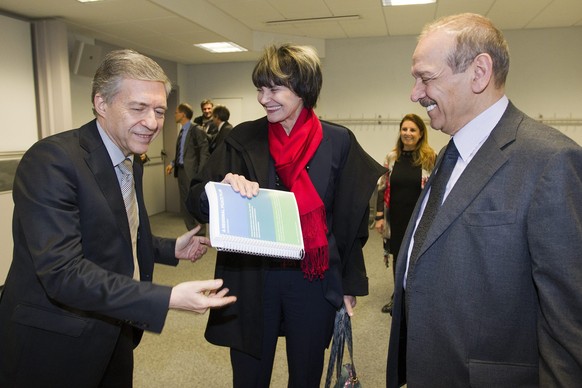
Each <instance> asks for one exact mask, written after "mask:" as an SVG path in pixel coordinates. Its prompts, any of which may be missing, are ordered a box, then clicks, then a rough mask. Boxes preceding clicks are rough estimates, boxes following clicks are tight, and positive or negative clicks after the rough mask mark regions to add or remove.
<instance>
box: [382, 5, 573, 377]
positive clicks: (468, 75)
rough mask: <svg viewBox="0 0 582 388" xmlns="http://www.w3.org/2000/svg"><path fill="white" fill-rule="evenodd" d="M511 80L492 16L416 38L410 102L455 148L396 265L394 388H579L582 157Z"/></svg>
mask: <svg viewBox="0 0 582 388" xmlns="http://www.w3.org/2000/svg"><path fill="white" fill-rule="evenodd" d="M508 71H509V50H508V45H507V42H506V40H505V38H504V37H503V34H502V33H501V31H499V30H498V29H497V28H496V27H495V26H494V25H493V24H492V23H491V21H490V20H489V19H487V18H485V17H483V16H481V15H477V14H460V15H452V16H448V17H444V18H441V19H438V20H436V21H434V22H432V23H430V24H429V25H427V26H426V27H425V28H424V29H423V31H422V32H421V34H420V37H419V39H418V43H417V46H416V49H415V50H414V54H413V56H412V76H413V77H414V86H413V88H412V93H411V99H412V101H414V102H418V103H420V104H421V105H422V106H423V107H425V108H426V110H427V113H428V115H429V117H430V124H431V126H432V127H433V128H435V129H437V130H440V131H442V132H443V133H445V134H447V135H450V136H451V141H450V142H449V145H448V146H447V147H446V151H444V152H442V153H441V155H439V158H438V159H437V162H436V164H435V169H434V170H433V173H432V175H431V177H430V178H429V180H428V182H427V184H426V186H425V188H424V190H423V192H422V194H421V196H420V198H419V200H418V203H417V206H416V208H415V210H414V212H413V214H412V217H411V221H410V227H409V228H408V230H407V232H406V234H405V236H404V240H403V243H402V246H401V249H400V257H399V258H398V260H397V263H396V285H395V292H394V307H393V313H392V314H393V317H392V328H391V332H390V345H389V351H388V364H387V386H388V387H390V388H393V387H397V386H399V385H402V384H404V383H407V386H408V387H409V388H417V387H432V388H440V387H443V388H445V387H446V388H449V387H469V386H471V387H579V386H580V383H581V382H582V321H581V319H580V317H582V254H581V252H582V201H581V200H580V198H582V148H581V147H580V146H579V145H577V144H576V143H575V142H574V141H573V140H571V139H570V138H568V137H567V136H565V135H564V134H562V133H561V132H559V131H557V130H555V129H553V128H550V127H548V126H546V125H544V124H542V123H540V122H538V121H536V120H534V119H532V118H530V117H528V116H527V115H525V114H524V113H523V112H521V111H520V110H518V109H517V108H516V107H515V106H514V105H513V103H512V102H511V101H509V99H508V98H507V96H506V95H505V82H506V77H507V74H508ZM447 175H449V176H447ZM431 198H432V199H431Z"/></svg>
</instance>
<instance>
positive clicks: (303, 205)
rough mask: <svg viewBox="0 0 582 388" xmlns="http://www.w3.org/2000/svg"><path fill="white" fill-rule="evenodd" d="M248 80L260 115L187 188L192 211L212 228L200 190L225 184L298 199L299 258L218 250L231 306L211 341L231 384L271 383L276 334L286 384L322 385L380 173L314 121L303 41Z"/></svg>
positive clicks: (270, 52) (314, 90) (312, 84)
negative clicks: (283, 352) (224, 349)
mask: <svg viewBox="0 0 582 388" xmlns="http://www.w3.org/2000/svg"><path fill="white" fill-rule="evenodd" d="M252 79H253V83H254V85H255V86H256V87H257V92H258V97H257V99H258V101H259V103H260V104H261V105H262V106H263V107H264V108H265V111H266V113H267V116H266V117H263V118H260V119H258V120H255V121H250V122H245V123H242V124H240V125H238V126H237V127H235V128H234V129H233V130H232V131H231V132H230V134H229V136H227V137H226V138H225V141H224V143H223V144H221V146H219V147H218V148H217V149H216V150H215V151H214V153H213V154H212V155H211V158H210V159H209V161H208V163H207V164H206V165H205V168H204V169H203V171H202V172H201V173H200V174H199V175H198V176H197V177H196V178H195V179H194V180H193V181H192V186H191V189H190V196H189V199H188V206H189V207H190V209H191V211H192V212H193V214H194V215H195V216H196V218H198V219H199V220H200V221H201V222H207V221H208V201H207V198H206V194H205V192H204V185H205V184H206V182H208V181H221V182H223V183H229V184H230V185H231V186H232V188H233V189H234V190H235V191H237V192H239V193H240V194H241V195H244V196H247V197H252V196H253V195H256V194H257V193H258V189H259V187H263V188H270V189H277V190H287V191H291V192H293V193H294V194H295V197H296V198H297V204H298V207H299V213H300V218H301V227H302V233H303V241H304V246H305V251H306V254H305V258H304V259H303V260H301V261H296V260H280V259H275V258H265V257H259V256H252V255H248V254H241V253H233V252H223V251H221V252H218V253H217V261H216V276H217V277H219V278H221V279H224V286H225V287H228V288H229V289H230V292H231V293H232V294H233V295H236V296H237V303H235V304H233V305H231V306H229V307H227V308H225V309H222V310H213V311H211V312H210V316H209V320H208V325H207V328H206V339H207V340H208V341H209V342H211V343H213V344H216V345H220V346H228V347H229V348H230V356H231V363H232V368H233V386H234V387H268V386H269V383H270V379H271V372H272V368H273V360H274V356H275V349H276V345H277V339H278V337H279V336H285V339H286V349H287V362H288V369H289V387H301V388H310V387H314V388H315V387H319V386H320V382H321V374H322V370H323V364H324V352H325V349H326V347H327V346H328V345H329V342H330V339H331V335H332V333H333V325H334V317H335V313H336V311H337V310H338V309H339V308H340V307H341V305H342V304H344V303H345V305H346V308H347V311H348V313H349V314H350V315H352V314H353V307H355V305H356V296H362V295H367V293H368V279H367V276H366V268H365V265H364V258H363V254H362V247H363V246H364V244H365V242H366V240H367V238H368V219H369V200H370V197H371V195H372V192H373V191H374V187H375V183H376V181H377V179H378V177H379V176H380V175H382V174H383V173H384V172H385V170H384V169H383V168H382V166H381V165H380V164H378V163H376V162H375V161H374V160H373V159H372V158H371V157H370V156H369V155H368V154H367V153H366V152H365V151H364V150H363V149H362V148H361V147H360V145H359V144H358V142H357V141H356V138H355V137H354V135H353V134H352V133H351V132H350V131H349V130H348V129H347V128H344V127H341V126H338V125H335V124H332V123H328V122H324V121H320V120H319V118H318V117H317V115H316V114H315V112H314V111H313V108H314V107H315V105H316V102H317V98H318V96H319V92H320V90H321V85H322V74H321V67H320V63H319V58H318V56H317V53H316V52H315V50H313V49H312V48H310V47H305V46H295V45H290V44H286V45H282V46H278V47H276V46H272V47H269V48H267V49H266V50H265V52H264V54H263V56H262V58H261V59H260V60H259V62H258V63H257V64H256V66H255V68H254V71H253V75H252Z"/></svg>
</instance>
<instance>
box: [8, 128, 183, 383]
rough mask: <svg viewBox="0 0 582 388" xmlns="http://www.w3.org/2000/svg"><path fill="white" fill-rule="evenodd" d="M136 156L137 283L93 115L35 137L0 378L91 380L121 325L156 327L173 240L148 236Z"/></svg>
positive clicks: (20, 196) (21, 170)
mask: <svg viewBox="0 0 582 388" xmlns="http://www.w3.org/2000/svg"><path fill="white" fill-rule="evenodd" d="M142 174H143V167H142V165H141V163H139V162H135V163H134V176H135V182H136V192H137V200H138V206H139V217H140V226H139V238H138V258H139V267H140V272H141V279H142V281H141V282H136V281H134V280H133V279H132V275H133V256H132V249H131V239H130V233H129V226H128V221H127V216H126V212H125V206H124V203H123V198H122V196H121V190H120V187H119V183H118V180H117V177H116V174H115V168H114V166H113V165H112V161H111V158H110V157H109V154H108V152H107V149H106V148H105V145H104V144H103V142H102V140H101V137H100V136H99V132H98V130H97V126H96V124H95V121H92V122H90V123H88V124H86V125H84V126H83V127H81V128H79V129H76V130H72V131H67V132H63V133H59V134H57V135H54V136H51V137H48V138H46V139H43V140H41V141H39V142H37V143H36V144H35V145H33V146H32V147H31V148H30V150H29V151H27V152H26V153H25V155H24V156H23V158H22V160H21V162H20V165H19V166H18V170H17V172H16V178H15V182H14V191H13V197H14V217H13V238H14V256H13V260H12V265H11V267H10V272H9V274H8V278H7V279H6V284H5V288H4V292H3V294H2V299H1V300H0V328H1V329H0V386H2V387H12V386H17V387H41V386H54V387H56V386H61V387H64V386H68V387H94V386H96V385H97V384H98V382H99V381H100V379H101V376H102V374H103V372H104V370H105V368H106V367H107V364H108V362H109V359H110V357H111V353H112V350H113V348H114V347H115V344H116V341H117V338H118V336H119V333H120V327H121V325H122V324H129V325H132V326H134V327H135V331H136V334H137V335H136V336H134V337H135V338H136V345H137V342H138V341H139V338H141V333H142V330H151V331H154V332H160V331H161V330H162V327H163V325H164V321H165V318H166V314H167V311H168V303H169V299H170V292H171V288H170V287H166V286H159V285H153V284H152V283H151V280H152V272H153V268H154V262H163V263H165V264H171V265H177V263H178V261H177V260H176V259H175V257H174V249H175V240H170V239H160V238H157V237H154V236H152V234H151V230H150V226H149V221H148V215H147V212H146V209H145V206H144V200H143V194H142Z"/></svg>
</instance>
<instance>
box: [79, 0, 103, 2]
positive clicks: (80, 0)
mask: <svg viewBox="0 0 582 388" xmlns="http://www.w3.org/2000/svg"><path fill="white" fill-rule="evenodd" d="M77 1H78V2H79V3H96V2H98V1H103V0H77Z"/></svg>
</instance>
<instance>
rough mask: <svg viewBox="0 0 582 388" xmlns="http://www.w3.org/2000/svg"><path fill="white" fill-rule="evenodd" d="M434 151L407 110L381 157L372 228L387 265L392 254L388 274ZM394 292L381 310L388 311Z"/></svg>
mask: <svg viewBox="0 0 582 388" xmlns="http://www.w3.org/2000/svg"><path fill="white" fill-rule="evenodd" d="M435 159H436V153H435V152H434V150H433V149H432V148H431V147H430V145H429V144H428V132H427V131H426V125H425V124H424V121H423V120H422V119H421V118H420V117H419V116H417V115H415V114H414V113H409V114H407V115H406V116H404V117H403V118H402V120H401V121H400V131H399V134H398V140H396V147H394V149H393V150H392V151H390V153H388V155H386V158H385V159H384V167H386V168H387V169H388V172H387V173H386V174H385V175H382V177H380V180H379V182H378V204H377V207H376V225H375V229H376V231H378V232H379V233H380V234H382V236H383V244H384V262H385V264H386V267H389V260H390V258H389V256H390V255H392V273H393V275H394V274H395V272H396V270H395V269H396V258H397V257H398V252H399V251H400V244H401V243H402V238H403V237H404V232H405V231H406V227H407V226H408V221H409V220H410V216H411V215H412V211H413V210H414V205H415V204H416V201H417V199H418V197H419V196H420V192H421V191H422V189H423V188H424V185H425V183H426V181H427V180H428V177H429V175H430V173H431V171H432V168H433V167H434V162H435ZM393 298H394V293H392V296H391V297H390V301H389V302H388V304H386V305H384V306H383V307H382V312H383V313H390V314H392V303H393Z"/></svg>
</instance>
